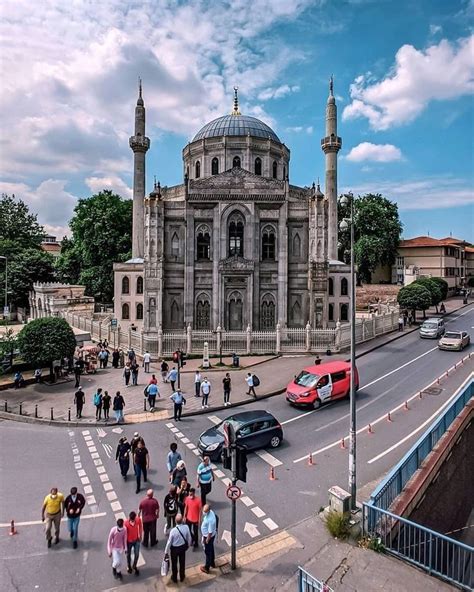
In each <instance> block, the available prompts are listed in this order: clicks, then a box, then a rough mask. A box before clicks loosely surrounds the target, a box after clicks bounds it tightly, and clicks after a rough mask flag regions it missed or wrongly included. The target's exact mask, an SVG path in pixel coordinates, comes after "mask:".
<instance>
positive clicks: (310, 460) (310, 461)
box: [308, 452, 315, 467]
mask: <svg viewBox="0 0 474 592" xmlns="http://www.w3.org/2000/svg"><path fill="white" fill-rule="evenodd" d="M314 464H315V463H314V461H313V455H312V454H311V452H310V453H309V455H308V466H309V467H312V466H313V465H314Z"/></svg>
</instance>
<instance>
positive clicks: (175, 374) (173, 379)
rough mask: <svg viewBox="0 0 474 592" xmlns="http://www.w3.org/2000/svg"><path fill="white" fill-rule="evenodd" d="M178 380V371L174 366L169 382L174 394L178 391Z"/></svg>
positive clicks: (169, 375)
mask: <svg viewBox="0 0 474 592" xmlns="http://www.w3.org/2000/svg"><path fill="white" fill-rule="evenodd" d="M177 378H178V371H177V370H176V368H175V367H174V366H173V368H172V369H171V370H170V371H169V374H168V382H169V383H170V384H171V390H172V391H173V393H174V391H175V390H176V389H175V383H176V380H177Z"/></svg>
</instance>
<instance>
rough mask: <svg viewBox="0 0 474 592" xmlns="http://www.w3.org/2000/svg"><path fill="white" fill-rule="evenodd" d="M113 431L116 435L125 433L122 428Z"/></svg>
mask: <svg viewBox="0 0 474 592" xmlns="http://www.w3.org/2000/svg"><path fill="white" fill-rule="evenodd" d="M112 431H113V433H114V434H121V433H122V432H123V430H122V428H114V429H113V430H112Z"/></svg>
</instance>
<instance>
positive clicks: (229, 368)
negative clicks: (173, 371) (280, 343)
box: [156, 354, 282, 374]
mask: <svg viewBox="0 0 474 592" xmlns="http://www.w3.org/2000/svg"><path fill="white" fill-rule="evenodd" d="M281 356H282V354H273V355H269V356H268V357H267V359H265V360H260V361H258V362H255V364H249V365H248V366H244V367H242V366H239V367H238V368H235V367H234V366H221V367H219V368H216V367H215V366H211V367H210V368H201V367H198V368H197V369H198V370H199V372H201V373H202V372H236V371H239V370H240V371H242V372H244V371H245V370H247V368H254V367H255V366H260V364H266V363H267V362H271V361H273V360H277V359H278V358H281ZM242 357H243V356H239V358H242ZM262 357H265V356H264V355H263V356H262ZM156 372H159V371H158V370H157V371H156ZM180 372H181V374H193V373H194V372H196V370H181V371H180Z"/></svg>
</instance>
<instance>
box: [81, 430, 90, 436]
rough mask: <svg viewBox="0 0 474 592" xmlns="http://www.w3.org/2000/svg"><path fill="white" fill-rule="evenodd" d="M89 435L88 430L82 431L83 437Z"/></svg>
mask: <svg viewBox="0 0 474 592" xmlns="http://www.w3.org/2000/svg"><path fill="white" fill-rule="evenodd" d="M89 434H90V432H89V430H82V435H83V436H89Z"/></svg>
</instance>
